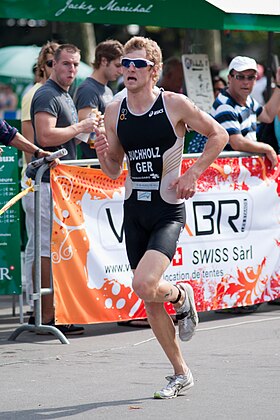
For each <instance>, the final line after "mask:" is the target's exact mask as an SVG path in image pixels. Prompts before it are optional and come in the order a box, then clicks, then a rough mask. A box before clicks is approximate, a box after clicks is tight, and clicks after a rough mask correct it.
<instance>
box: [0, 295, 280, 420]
mask: <svg viewBox="0 0 280 420" xmlns="http://www.w3.org/2000/svg"><path fill="white" fill-rule="evenodd" d="M25 319H26V318H25ZM200 319H201V322H200V324H199V327H198V330H197V333H196V335H195V336H194V338H193V339H192V340H191V341H190V342H189V343H182V349H183V354H184V356H185V357H186V360H187V361H188V363H189V365H190V367H191V370H192V372H193V376H194V379H195V386H194V387H193V388H192V389H190V390H189V391H187V392H186V393H185V395H182V396H179V397H178V398H176V399H172V400H154V399H153V398H152V395H153V392H154V391H155V390H157V389H159V388H161V387H162V386H163V385H164V383H165V379H164V376H166V375H168V374H170V373H172V372H171V370H170V365H169V363H168V362H167V360H166V358H165V356H164V354H163V352H162V350H161V348H160V347H159V345H158V344H157V342H156V340H155V339H154V337H153V334H152V331H151V329H150V328H132V327H124V326H122V327H120V326H118V325H117V324H99V325H87V326H86V331H85V334H84V335H83V336H79V337H77V336H76V337H71V338H70V337H69V341H70V344H68V345H67V344H61V343H60V342H59V341H58V340H57V339H56V338H54V337H53V336H51V335H47V336H42V335H36V334H35V333H31V332H24V333H22V334H20V335H19V336H18V338H17V339H16V341H8V338H9V336H10V335H11V333H12V332H13V331H14V330H15V329H16V328H17V327H18V326H19V325H20V324H19V318H18V317H12V316H11V303H10V302H7V298H4V297H0V419H1V420H2V419H5V420H6V419H20V420H25V419H28V420H32V419H36V420H37V419H102V420H106V419H120V418H125V419H128V420H130V419H136V420H138V419H141V420H143V419H144V420H146V419H153V420H158V419H161V420H165V419H178V420H181V419H182V420H187V419H190V420H214V419H215V420H235V419H236V420H237V419H238V420H240V419H241V420H243V419H244V420H245V419H246V420H266V419H271V418H279V412H280V403H279V382H280V306H272V305H267V304H263V305H262V306H261V307H260V308H259V309H258V311H257V312H256V313H254V314H250V315H238V316H237V315H229V314H227V315H226V314H216V313H213V312H208V313H202V314H200Z"/></svg>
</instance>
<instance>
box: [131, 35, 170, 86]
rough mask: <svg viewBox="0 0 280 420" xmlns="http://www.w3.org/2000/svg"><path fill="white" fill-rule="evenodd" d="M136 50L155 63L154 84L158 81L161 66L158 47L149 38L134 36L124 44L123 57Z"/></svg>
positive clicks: (160, 55) (160, 54)
mask: <svg viewBox="0 0 280 420" xmlns="http://www.w3.org/2000/svg"><path fill="white" fill-rule="evenodd" d="M137 50H145V51H146V58H147V59H148V60H151V61H152V62H153V63H155V65H154V70H155V72H154V77H153V80H154V82H155V83H156V82H157V81H158V79H159V76H160V71H161V66H162V53H161V49H160V47H159V45H158V44H157V43H156V41H153V40H152V39H150V38H145V37H143V36H134V37H132V38H130V39H129V40H128V41H127V42H126V43H125V45H124V55H126V54H127V53H130V52H132V51H137Z"/></svg>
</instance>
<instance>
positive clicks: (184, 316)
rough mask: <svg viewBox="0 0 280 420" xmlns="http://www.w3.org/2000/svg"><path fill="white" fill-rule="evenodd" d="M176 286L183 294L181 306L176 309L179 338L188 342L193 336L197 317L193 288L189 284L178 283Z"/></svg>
mask: <svg viewBox="0 0 280 420" xmlns="http://www.w3.org/2000/svg"><path fill="white" fill-rule="evenodd" d="M177 286H178V287H180V288H181V290H182V291H183V292H185V300H184V303H183V305H182V306H181V307H180V308H178V309H176V319H177V321H178V327H179V337H180V339H181V340H182V341H189V340H190V339H191V338H192V336H193V335H194V333H195V329H196V327H197V325H198V315H197V312H196V307H195V301H194V294H193V288H192V286H191V285H190V284H189V283H179V284H178V285H177Z"/></svg>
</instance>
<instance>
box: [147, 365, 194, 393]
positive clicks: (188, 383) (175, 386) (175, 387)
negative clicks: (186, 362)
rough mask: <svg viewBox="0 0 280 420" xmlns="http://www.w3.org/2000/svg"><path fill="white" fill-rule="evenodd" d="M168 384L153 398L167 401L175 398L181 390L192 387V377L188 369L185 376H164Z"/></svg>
mask: <svg viewBox="0 0 280 420" xmlns="http://www.w3.org/2000/svg"><path fill="white" fill-rule="evenodd" d="M166 379H167V380H168V384H167V385H166V386H165V387H164V388H162V389H161V390H160V391H157V392H155V393H154V398H157V399H168V398H175V397H177V395H178V394H179V392H180V391H182V390H187V389H189V388H191V387H192V386H194V382H193V376H192V373H191V371H190V369H189V371H188V374H187V375H172V376H166Z"/></svg>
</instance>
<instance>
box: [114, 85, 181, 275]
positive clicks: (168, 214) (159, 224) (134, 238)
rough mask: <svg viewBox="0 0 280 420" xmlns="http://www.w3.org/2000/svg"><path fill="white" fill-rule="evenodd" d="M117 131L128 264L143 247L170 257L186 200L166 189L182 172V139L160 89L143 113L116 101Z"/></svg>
mask: <svg viewBox="0 0 280 420" xmlns="http://www.w3.org/2000/svg"><path fill="white" fill-rule="evenodd" d="M117 134H118V138H119V140H120V143H121V145H122V147H123V149H124V152H125V154H126V157H127V163H128V172H129V173H128V176H127V179H126V185H125V202H124V228H125V237H126V249H127V255H128V259H129V262H130V265H131V268H132V269H135V268H136V266H137V264H138V263H139V261H140V259H141V258H142V257H143V255H144V253H145V252H146V251H147V250H157V251H160V252H162V253H163V254H165V255H166V256H167V257H168V258H169V259H170V261H171V260H172V258H173V255H174V253H175V251H176V246H177V242H178V238H179V235H180V232H181V230H182V228H183V227H184V225H185V217H186V215H185V203H184V200H181V199H179V200H178V199H177V197H176V188H172V189H168V187H169V185H170V183H171V181H173V180H174V179H176V178H177V177H178V176H179V175H180V170H181V162H182V153H183V147H184V138H181V137H178V136H177V135H176V133H175V130H174V127H173V125H172V123H171V120H170V118H169V116H168V113H167V111H166V108H165V103H164V92H163V91H161V92H160V93H159V95H158V97H157V98H156V100H155V102H154V103H153V105H152V107H151V108H150V109H149V110H148V111H147V112H145V113H144V114H134V113H133V112H131V111H130V110H129V107H128V105H127V100H126V98H124V99H123V101H122V102H121V103H120V110H119V116H118V121H117Z"/></svg>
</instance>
